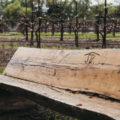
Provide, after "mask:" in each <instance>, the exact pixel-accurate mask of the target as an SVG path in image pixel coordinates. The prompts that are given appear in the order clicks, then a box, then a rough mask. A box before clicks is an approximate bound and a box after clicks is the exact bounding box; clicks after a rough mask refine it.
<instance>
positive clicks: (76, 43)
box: [75, 31, 79, 47]
mask: <svg viewBox="0 0 120 120" xmlns="http://www.w3.org/2000/svg"><path fill="white" fill-rule="evenodd" d="M75 46H76V47H78V46H79V45H78V31H75Z"/></svg>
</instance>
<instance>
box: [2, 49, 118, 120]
mask: <svg viewBox="0 0 120 120" xmlns="http://www.w3.org/2000/svg"><path fill="white" fill-rule="evenodd" d="M3 84H4V85H7V87H6V88H7V90H12V89H11V87H13V92H14V91H15V92H17V88H20V89H21V90H23V91H24V92H25V91H27V92H25V96H28V97H30V99H33V100H34V101H36V102H38V103H39V102H40V101H41V99H42V97H40V96H44V97H46V98H47V99H46V98H45V101H44V99H43V101H42V102H40V104H41V103H42V104H45V105H46V104H47V102H46V100H48V101H49V100H52V102H48V104H49V103H53V104H54V102H53V101H56V102H60V103H61V104H59V105H58V106H55V104H54V105H53V106H49V107H52V108H55V109H56V108H58V109H59V108H60V111H63V109H64V107H63V106H64V105H68V106H71V108H69V109H68V107H67V108H66V107H65V109H66V110H65V112H67V114H68V115H70V113H71V114H72V113H75V114H72V116H74V117H75V116H76V117H77V118H80V119H81V120H90V119H91V120H113V119H116V120H120V50H119V49H103V50H99V49H96V50H49V49H35V48H19V49H18V50H17V52H16V53H15V55H14V56H13V58H12V59H11V61H10V62H9V64H8V66H7V67H6V69H5V71H4V75H2V76H0V87H2V85H3ZM9 86H11V87H10V89H9ZM14 87H15V88H14ZM21 90H18V92H17V93H19V92H21ZM24 92H22V94H23V93H24ZM29 92H30V93H31V94H32V93H35V94H37V95H33V94H32V96H31V94H30V93H29ZM91 95H92V97H91ZM100 97H101V98H100ZM106 99H107V100H106ZM44 102H45V103H44ZM62 104H64V105H63V106H62ZM61 106H62V107H63V109H62V108H61ZM69 110H70V111H71V112H69ZM86 111H87V112H86ZM76 112H78V115H77V114H76Z"/></svg>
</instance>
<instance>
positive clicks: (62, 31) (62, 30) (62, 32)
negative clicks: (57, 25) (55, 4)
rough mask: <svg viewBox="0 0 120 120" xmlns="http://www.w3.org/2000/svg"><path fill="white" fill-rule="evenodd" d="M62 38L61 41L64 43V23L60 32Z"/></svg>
mask: <svg viewBox="0 0 120 120" xmlns="http://www.w3.org/2000/svg"><path fill="white" fill-rule="evenodd" d="M60 33H61V36H60V41H63V34H64V27H63V23H61V30H60Z"/></svg>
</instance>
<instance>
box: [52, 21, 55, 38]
mask: <svg viewBox="0 0 120 120" xmlns="http://www.w3.org/2000/svg"><path fill="white" fill-rule="evenodd" d="M54 33H55V26H54V23H52V36H54Z"/></svg>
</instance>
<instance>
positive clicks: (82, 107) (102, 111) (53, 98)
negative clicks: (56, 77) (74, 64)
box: [0, 75, 120, 120]
mask: <svg viewBox="0 0 120 120" xmlns="http://www.w3.org/2000/svg"><path fill="white" fill-rule="evenodd" d="M0 87H1V88H2V89H3V88H4V89H6V90H8V91H10V92H14V93H16V94H17V95H23V96H25V97H27V98H30V99H31V100H33V101H35V102H37V103H38V104H40V105H43V106H45V107H49V108H51V109H53V110H56V111H58V112H63V113H64V114H67V115H70V116H72V117H76V118H79V119H80V120H114V119H115V120H120V103H117V102H112V101H109V100H103V99H101V98H97V97H89V96H87V95H82V94H73V93H71V92H68V91H64V90H61V89H57V88H55V87H50V86H46V85H41V84H38V83H33V82H30V81H24V80H20V79H15V78H11V77H7V76H3V75H2V76H0ZM46 98H47V99H46Z"/></svg>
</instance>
